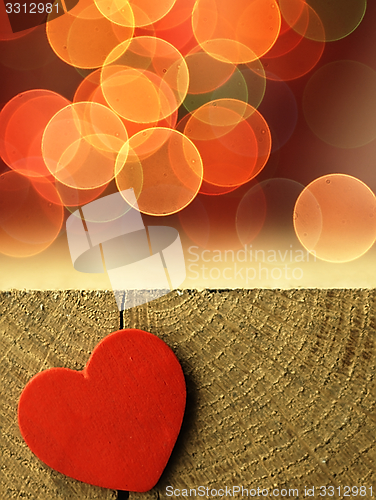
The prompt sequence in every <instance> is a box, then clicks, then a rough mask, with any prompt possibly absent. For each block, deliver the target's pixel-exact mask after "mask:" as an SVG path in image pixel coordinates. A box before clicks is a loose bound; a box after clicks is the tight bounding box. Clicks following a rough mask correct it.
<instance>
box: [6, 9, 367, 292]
mask: <svg viewBox="0 0 376 500" xmlns="http://www.w3.org/2000/svg"><path fill="white" fill-rule="evenodd" d="M58 5H59V6H60V5H61V4H60V3H59V4H58ZM54 12H55V10H54V9H53V13H52V14H51V15H49V16H48V18H47V22H46V23H45V24H42V25H40V26H38V27H34V28H31V29H28V30H25V31H20V32H17V33H12V30H11V27H10V23H9V20H8V18H7V15H6V13H5V5H4V4H3V3H1V4H0V67H1V86H0V106H1V111H0V266H1V267H0V268H1V278H0V280H1V281H0V288H1V289H10V288H40V289H51V288H52V289H57V288H87V289H103V288H110V283H109V280H108V277H107V275H106V274H92V275H90V274H83V273H79V272H77V271H75V270H74V269H73V266H72V263H71V260H70V255H69V250H68V245H67V238H66V233H65V221H66V219H67V217H68V216H69V215H70V214H71V213H73V212H75V211H77V210H78V209H79V208H80V207H82V206H83V205H85V204H86V203H89V202H90V201H93V200H95V199H97V198H99V197H103V196H106V195H108V194H111V193H115V192H116V191H117V190H125V189H128V188H133V189H134V191H135V194H136V197H137V200H138V207H139V209H140V211H141V213H142V217H143V220H144V223H145V225H147V226H151V225H159V226H160V225H166V226H172V227H175V228H176V229H178V231H179V233H180V237H181V239H182V242H183V247H184V253H185V257H186V265H187V279H186V281H185V283H184V287H186V288H205V287H209V288H238V287H240V288H242V287H244V288H253V287H278V288H290V287H375V286H376V273H375V272H374V270H373V269H374V262H375V256H376V245H375V240H376V197H375V193H376V58H375V54H376V30H375V23H376V3H375V2H369V3H368V4H367V2H366V0H346V2H344V1H343V0H332V1H331V2H328V1H327V0H232V1H231V2H229V1H228V0H197V1H194V0H164V1H160V2H156V1H155V0H153V1H151V0H80V1H79V2H78V3H77V4H76V6H75V7H73V9H71V10H70V11H69V12H66V13H65V14H64V15H60V16H59V17H57V16H56V15H54ZM20 15H23V14H20ZM28 15H31V14H28Z"/></svg>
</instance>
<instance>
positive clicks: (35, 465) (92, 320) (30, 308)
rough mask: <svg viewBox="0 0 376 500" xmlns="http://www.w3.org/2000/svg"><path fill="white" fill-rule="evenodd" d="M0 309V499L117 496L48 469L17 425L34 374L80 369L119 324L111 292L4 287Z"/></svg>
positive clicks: (110, 497)
mask: <svg viewBox="0 0 376 500" xmlns="http://www.w3.org/2000/svg"><path fill="white" fill-rule="evenodd" d="M0 308H1V309H0V311H1V318H0V349H1V358H2V360H1V368H0V370H1V372H0V377H1V402H2V404H1V441H0V452H1V456H2V457H3V460H2V467H1V473H0V498H1V499H11V498H27V499H30V500H39V499H40V500H52V499H58V500H67V499H75V500H76V499H77V500H83V499H90V500H95V499H101V500H102V499H103V500H110V499H114V498H116V496H117V495H116V492H114V491H112V490H105V489H101V488H97V487H94V486H89V485H87V484H84V483H81V482H79V481H75V480H74V479H70V478H68V477H66V476H63V475H62V474H59V473H58V472H55V471H54V470H52V469H50V468H48V467H47V466H46V465H44V464H43V463H42V462H40V461H39V460H38V459H37V458H36V457H35V455H33V454H32V452H31V451H30V450H29V449H28V447H27V446H26V444H25V442H24V441H23V439H22V437H21V434H20V431H19V428H18V424H17V405H18V400H19V397H20V394H21V392H22V389H23V388H24V386H25V384H26V383H27V382H28V380H29V379H30V378H31V377H32V376H33V375H35V374H36V373H38V372H40V371H42V370H45V369H47V368H51V367H66V368H71V369H75V370H82V369H83V368H84V366H85V364H86V362H87V360H88V359H89V357H90V354H91V352H92V350H93V349H94V347H95V345H96V344H97V343H98V342H99V340H101V339H102V338H103V337H104V336H105V335H106V334H109V333H111V332H113V331H115V330H117V329H118V326H119V312H118V309H117V306H116V303H115V299H114V297H113V294H112V292H111V293H110V292H108V293H103V292H102V293H100V294H99V295H97V294H96V292H93V293H89V292H75V291H72V292H37V291H36V292H25V291H24V292H22V291H14V292H3V293H1V294H0Z"/></svg>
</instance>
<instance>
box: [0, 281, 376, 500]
mask: <svg viewBox="0 0 376 500" xmlns="http://www.w3.org/2000/svg"><path fill="white" fill-rule="evenodd" d="M375 298H376V291H375V290H315V289H312V290H289V291H286V290H284V291H283V290H260V289H255V290H231V291H230V290H225V291H221V290H205V291H193V290H192V291H190V290H185V291H175V292H173V293H171V294H169V295H166V296H164V297H162V298H160V299H157V300H155V301H153V302H149V303H148V304H145V305H142V306H139V307H135V308H132V309H128V310H126V311H124V313H123V317H122V318H121V319H120V318H119V316H120V315H119V311H118V309H117V306H116V302H115V299H114V295H113V293H112V292H109V291H103V292H85V291H83V292H80V291H60V292H56V291H51V292H42V291H12V292H2V293H1V294H0V304H1V309H0V311H1V317H0V339H1V340H0V342H1V344H0V347H1V355H2V362H1V368H0V370H1V402H2V404H1V443H0V446H1V456H2V465H1V472H0V498H1V499H4V500H5V499H12V498H26V499H31V500H36V499H41V500H50V499H51V500H52V499H58V500H70V499H72V500H73V499H74V500H76V499H77V500H82V499H90V500H91V499H103V500H105V499H106V500H109V499H115V498H117V492H115V491H112V490H105V489H101V488H97V487H94V486H89V485H86V484H83V483H80V482H78V481H75V480H73V479H69V478H67V477H65V476H63V475H61V474H59V473H57V472H55V471H53V470H51V469H49V468H48V467H47V466H45V465H44V464H43V463H42V462H40V461H39V460H38V459H37V458H36V457H35V456H34V455H33V454H32V453H31V452H30V451H29V449H28V448H27V446H26V445H25V443H24V441H23V439H22V437H21V435H20V432H19V430H18V426H17V403H18V399H19V396H20V394H21V391H22V389H23V387H24V386H25V384H26V383H27V382H28V380H29V379H30V378H31V377H32V376H33V375H35V374H36V373H38V372H40V371H41V370H45V369H47V368H50V367H57V366H59V367H66V368H71V369H75V370H81V369H83V367H84V366H85V364H86V362H87V360H88V358H89V356H90V354H91V352H92V350H93V348H94V346H95V345H96V344H97V343H98V341H99V340H100V339H102V338H103V337H105V336H106V335H108V334H109V333H111V332H113V331H116V330H118V329H119V327H120V324H122V325H123V326H124V328H140V329H143V330H146V331H149V332H151V333H154V334H157V335H158V336H160V337H161V338H162V339H163V340H164V341H165V342H166V343H167V344H168V345H169V346H170V347H171V348H172V349H173V351H174V352H175V354H176V355H177V357H178V359H179V361H180V363H181V365H182V367H183V370H184V374H185V377H186V383H187V391H188V396H187V410H186V415H185V418H184V422H183V427H182V430H181V433H180V436H179V438H178V442H177V444H176V446H175V448H174V451H173V453H172V456H171V459H170V461H169V463H168V465H167V468H166V470H165V472H164V473H163V475H162V477H161V479H160V481H159V483H158V485H157V486H156V487H155V488H154V489H153V490H151V491H150V492H148V493H144V494H137V493H130V496H129V498H130V500H136V499H141V498H143V499H151V498H153V499H158V498H168V497H167V495H166V487H167V486H169V485H171V486H173V487H174V488H179V489H183V488H187V489H190V488H191V489H192V488H197V487H198V486H204V487H209V488H221V487H225V486H228V487H232V486H234V485H240V486H243V487H245V488H246V487H247V488H257V487H260V488H269V489H272V488H274V487H276V488H279V489H282V488H287V489H289V488H290V489H292V488H299V490H300V495H299V496H303V488H304V487H305V486H307V487H310V486H316V487H319V486H323V485H327V486H329V485H332V486H334V487H335V488H337V487H339V486H342V487H343V486H346V485H348V486H362V485H364V486H367V488H369V487H370V486H373V489H374V495H376V467H375V464H376V383H375V368H376V366H375V365H376V335H375V326H376V321H375V317H376V306H375ZM332 498H342V495H341V496H339V495H338V494H336V495H335V496H334V497H332ZM344 498H355V496H351V497H344ZM358 498H359V497H358ZM362 498H365V497H362ZM367 498H369V497H367Z"/></svg>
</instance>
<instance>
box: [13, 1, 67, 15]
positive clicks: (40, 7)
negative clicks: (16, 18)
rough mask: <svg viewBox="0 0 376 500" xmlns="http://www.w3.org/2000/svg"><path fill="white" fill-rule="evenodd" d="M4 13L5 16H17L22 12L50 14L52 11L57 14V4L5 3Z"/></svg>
mask: <svg viewBox="0 0 376 500" xmlns="http://www.w3.org/2000/svg"><path fill="white" fill-rule="evenodd" d="M5 8H6V13H7V14H19V13H20V12H23V13H24V14H44V13H46V14H51V12H52V10H53V9H54V11H56V12H57V13H58V12H59V4H58V3H56V4H55V5H53V4H52V3H46V4H44V3H38V4H36V3H30V4H27V3H24V4H20V3H14V4H12V3H7V4H5Z"/></svg>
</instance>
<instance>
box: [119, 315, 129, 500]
mask: <svg viewBox="0 0 376 500" xmlns="http://www.w3.org/2000/svg"><path fill="white" fill-rule="evenodd" d="M119 328H120V330H123V329H124V316H123V311H119ZM117 498H118V500H128V498H129V491H123V490H118V492H117Z"/></svg>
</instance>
